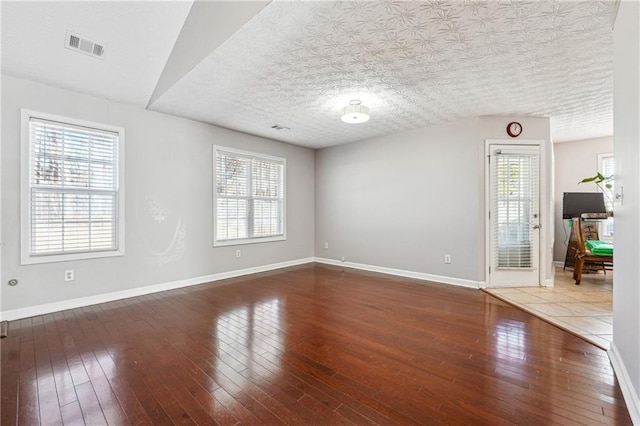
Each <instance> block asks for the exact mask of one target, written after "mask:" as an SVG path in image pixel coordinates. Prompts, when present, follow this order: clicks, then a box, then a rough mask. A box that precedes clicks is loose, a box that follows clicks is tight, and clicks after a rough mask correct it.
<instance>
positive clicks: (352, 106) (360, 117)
mask: <svg viewBox="0 0 640 426" xmlns="http://www.w3.org/2000/svg"><path fill="white" fill-rule="evenodd" d="M341 120H342V121H344V122H345V123H349V124H358V123H364V122H365V121H369V107H367V106H365V105H362V102H360V101H359V100H357V99H354V100H352V101H351V102H349V105H348V106H346V107H344V108H342V117H341Z"/></svg>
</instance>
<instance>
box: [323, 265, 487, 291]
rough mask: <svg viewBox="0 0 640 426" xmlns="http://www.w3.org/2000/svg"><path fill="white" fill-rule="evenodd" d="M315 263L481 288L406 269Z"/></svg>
mask: <svg viewBox="0 0 640 426" xmlns="http://www.w3.org/2000/svg"><path fill="white" fill-rule="evenodd" d="M315 261H316V262H318V263H325V264H327V265H335V266H344V267H345V268H353V269H361V270H363V271H370V272H380V273H382V274H389V275H397V276H399V277H407V278H416V279H419V280H425V281H433V282H437V283H443V284H451V285H456V286H460V287H467V288H475V289H478V288H480V282H479V281H472V280H465V279H462V278H454V277H445V276H442V275H433V274H426V273H423V272H414V271H407V270H404V269H394V268H386V267H384V266H374V265H365V264H362V263H354V262H342V261H340V260H334V259H326V258H323V257H316V258H315Z"/></svg>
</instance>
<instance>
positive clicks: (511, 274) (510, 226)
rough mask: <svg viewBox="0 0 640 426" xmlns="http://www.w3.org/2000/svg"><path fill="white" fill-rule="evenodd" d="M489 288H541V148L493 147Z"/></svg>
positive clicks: (490, 158) (490, 176) (489, 215)
mask: <svg viewBox="0 0 640 426" xmlns="http://www.w3.org/2000/svg"><path fill="white" fill-rule="evenodd" d="M489 164H490V167H489V188H490V189H489V200H490V202H489V212H488V218H489V271H488V272H489V279H488V280H487V281H488V282H487V285H488V286H490V287H500V286H505V287H506V286H510V287H511V286H537V285H540V264H539V263H540V195H539V194H540V189H539V188H540V147H539V146H537V145H531V146H530V145H526V146H514V145H489Z"/></svg>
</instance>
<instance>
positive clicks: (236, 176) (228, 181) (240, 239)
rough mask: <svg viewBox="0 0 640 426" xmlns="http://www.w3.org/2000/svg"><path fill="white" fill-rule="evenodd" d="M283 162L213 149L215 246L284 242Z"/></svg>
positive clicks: (225, 149) (235, 151) (262, 156)
mask: <svg viewBox="0 0 640 426" xmlns="http://www.w3.org/2000/svg"><path fill="white" fill-rule="evenodd" d="M284 183H285V159H284V158H277V157H270V156H266V155H261V154H256V153H251V152H245V151H238V150H234V149H230V148H223V147H214V191H213V193H214V206H213V210H214V226H213V228H214V240H213V242H214V245H215V246H217V245H229V244H242V243H252V242H262V241H277V240H284V239H286V225H285V210H286V205H285V184H284Z"/></svg>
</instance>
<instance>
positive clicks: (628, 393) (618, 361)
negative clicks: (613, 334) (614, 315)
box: [607, 342, 640, 425]
mask: <svg viewBox="0 0 640 426" xmlns="http://www.w3.org/2000/svg"><path fill="white" fill-rule="evenodd" d="M607 355H609V360H610V361H611V365H612V366H613V371H614V372H615V373H616V378H617V379H618V383H619V384H620V389H621V390H622V396H624V402H625V403H626V404H627V409H628V410H629V415H630V416H631V421H632V422H633V424H634V425H640V397H639V396H638V392H636V390H635V388H634V387H633V382H632V381H631V377H629V373H628V372H627V368H626V367H625V365H624V362H623V361H622V358H621V357H620V352H618V348H617V347H616V344H615V342H611V348H610V349H609V351H607Z"/></svg>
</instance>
